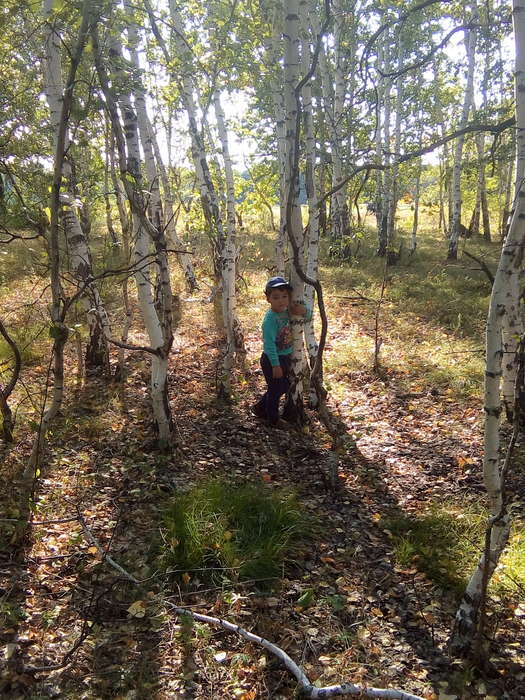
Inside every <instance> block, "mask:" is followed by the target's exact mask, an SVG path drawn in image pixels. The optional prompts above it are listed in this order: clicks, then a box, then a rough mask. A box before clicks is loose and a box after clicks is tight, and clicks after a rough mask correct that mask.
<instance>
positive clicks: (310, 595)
mask: <svg viewBox="0 0 525 700" xmlns="http://www.w3.org/2000/svg"><path fill="white" fill-rule="evenodd" d="M313 602H314V591H313V588H309V589H308V590H307V591H305V592H304V593H303V594H302V595H301V596H299V599H298V601H297V605H298V606H299V607H301V608H308V607H309V606H310V605H311V604H312V603H313Z"/></svg>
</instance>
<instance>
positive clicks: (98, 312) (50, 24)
mask: <svg viewBox="0 0 525 700" xmlns="http://www.w3.org/2000/svg"><path fill="white" fill-rule="evenodd" d="M88 5H89V3H88ZM53 8H54V3H53V0H44V5H43V13H44V19H45V27H46V36H45V56H44V61H43V68H44V91H45V94H46V99H47V102H48V105H49V111H50V121H51V132H52V136H53V144H54V148H55V151H56V144H57V139H58V133H59V130H60V127H61V122H60V119H61V118H62V110H61V106H62V101H63V95H64V85H63V79H62V67H61V43H62V39H61V36H60V34H59V32H58V30H57V27H56V19H57V18H56V15H55V13H54V9H53ZM64 139H65V141H64V159H63V163H62V168H63V176H64V181H65V183H66V186H67V190H65V191H64V190H62V191H61V193H60V202H61V204H62V217H63V223H64V230H65V233H66V238H67V241H68V247H69V253H70V265H71V271H72V273H73V276H74V278H75V279H76V280H77V283H78V284H79V286H81V287H82V288H83V289H84V292H83V293H82V294H81V297H80V298H81V302H82V304H83V307H84V311H85V313H86V315H87V320H88V327H89V341H88V347H87V351H86V364H87V365H88V366H92V367H97V366H102V367H103V368H104V369H105V371H106V373H109V352H108V347H107V341H106V336H107V335H108V330H106V329H107V328H108V327H109V319H108V315H107V313H106V309H105V307H104V303H103V301H102V298H101V296H100V293H99V291H98V288H97V285H96V283H95V282H94V281H93V270H92V262H91V251H90V250H89V245H88V241H87V238H86V235H85V232H84V230H83V228H82V226H81V222H80V220H79V216H78V215H77V210H78V208H79V206H80V207H81V206H82V204H81V203H79V201H78V199H77V197H75V195H74V193H73V192H72V190H71V179H72V178H71V175H72V169H71V163H70V158H71V155H70V153H68V151H70V146H71V144H70V139H69V130H68V129H67V128H66V129H65V131H64ZM66 154H67V155H66Z"/></svg>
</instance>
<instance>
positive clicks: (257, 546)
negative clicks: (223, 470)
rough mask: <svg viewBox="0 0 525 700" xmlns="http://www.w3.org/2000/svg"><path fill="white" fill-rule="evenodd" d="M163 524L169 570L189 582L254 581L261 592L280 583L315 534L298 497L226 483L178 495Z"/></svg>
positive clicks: (165, 553) (197, 488)
mask: <svg viewBox="0 0 525 700" xmlns="http://www.w3.org/2000/svg"><path fill="white" fill-rule="evenodd" d="M163 520H164V533H163V537H164V543H165V549H164V554H163V562H164V565H165V567H166V569H168V570H171V571H175V572H177V573H178V574H179V575H182V578H183V580H185V581H187V582H189V580H190V578H195V577H198V578H199V580H205V579H208V580H211V581H213V582H215V583H219V582H220V583H224V582H225V581H236V580H239V581H246V580H252V581H254V582H256V583H257V585H258V587H260V588H269V587H271V585H272V584H273V583H274V582H275V580H276V579H278V578H279V576H280V575H281V573H282V569H283V566H284V562H285V560H287V561H290V559H293V557H294V556H296V555H297V554H298V553H299V552H300V549H301V545H302V544H304V541H305V539H306V538H308V536H309V534H310V532H311V529H312V521H311V520H310V518H308V517H307V516H306V515H305V514H304V512H303V511H302V509H301V506H300V504H299V502H298V500H297V499H296V497H295V495H293V494H291V493H289V492H286V491H282V490H278V491H277V490H269V488H268V487H266V486H264V485H262V484H261V485H258V484H254V485H250V484H231V483H226V482H223V481H209V482H207V483H204V484H202V485H200V486H196V487H194V488H193V489H191V490H190V491H189V492H187V493H185V494H183V495H181V496H177V497H176V498H175V499H174V500H173V501H172V502H171V503H170V504H169V506H168V507H167V508H166V510H165V513H164V519H163Z"/></svg>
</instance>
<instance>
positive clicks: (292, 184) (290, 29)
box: [283, 0, 305, 423]
mask: <svg viewBox="0 0 525 700" xmlns="http://www.w3.org/2000/svg"><path fill="white" fill-rule="evenodd" d="M283 36H284V45H285V52H284V95H285V102H284V103H285V114H286V151H287V152H286V171H285V173H286V176H285V184H286V193H287V196H286V231H287V234H288V236H289V237H290V238H291V237H293V240H294V241H295V242H296V244H297V247H298V248H299V256H298V257H299V260H298V262H299V265H300V266H301V267H302V268H303V267H304V235H303V224H302V217H301V207H300V204H299V171H298V168H297V170H296V169H295V168H294V160H293V159H294V155H295V139H296V121H297V100H296V97H295V87H296V86H297V84H298V83H299V67H300V58H299V44H300V39H299V2H298V0H290V1H289V2H287V3H286V7H284V35H283ZM290 282H291V284H292V287H293V292H292V303H296V302H300V301H303V300H304V283H303V281H302V280H301V278H300V277H299V274H298V273H297V270H296V268H295V266H293V267H292V270H291V275H290ZM303 326H304V323H303V320H302V319H298V318H292V336H293V353H292V359H291V369H290V390H289V392H288V400H287V413H288V415H289V416H291V417H293V418H295V419H296V420H297V421H298V422H300V423H302V422H303V421H304V419H305V416H304V406H303V372H304V336H303Z"/></svg>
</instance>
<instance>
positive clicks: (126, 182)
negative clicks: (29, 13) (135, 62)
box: [92, 32, 173, 447]
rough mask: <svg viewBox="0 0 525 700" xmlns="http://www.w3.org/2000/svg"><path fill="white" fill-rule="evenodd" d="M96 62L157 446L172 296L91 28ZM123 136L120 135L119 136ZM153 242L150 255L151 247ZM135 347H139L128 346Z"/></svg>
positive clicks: (123, 101)
mask: <svg viewBox="0 0 525 700" xmlns="http://www.w3.org/2000/svg"><path fill="white" fill-rule="evenodd" d="M92 41H93V49H94V56H95V64H96V68H97V74H98V78H99V82H100V87H101V89H102V92H103V94H104V98H105V100H106V107H107V109H108V114H109V117H110V120H111V125H112V129H113V133H114V135H115V142H116V146H117V152H118V159H119V171H120V177H121V181H122V185H123V187H124V190H125V192H126V196H127V198H128V201H129V204H130V208H131V211H132V216H133V229H134V237H135V250H134V268H135V281H136V284H137V292H138V301H139V306H140V309H141V313H142V318H143V321H144V325H145V327H146V331H147V333H148V336H149V340H150V345H149V346H148V347H143V348H140V349H142V350H146V351H147V352H148V353H149V355H150V356H151V375H150V391H151V401H152V407H153V416H154V421H155V426H156V432H157V435H158V440H159V445H160V446H161V447H166V446H167V445H169V444H170V443H171V442H172V440H173V422H172V418H171V411H170V407H169V401H168V383H167V375H168V357H169V352H170V349H171V346H172V343H173V332H172V299H173V294H172V291H171V282H170V274H169V265H168V258H167V246H166V239H165V236H164V230H163V229H162V228H159V227H157V226H155V225H154V224H153V223H152V222H151V221H150V220H149V219H148V217H147V216H146V211H147V201H146V200H145V199H144V188H143V184H142V174H141V157H140V149H139V138H138V132H137V116H136V113H135V111H134V109H133V105H132V103H131V100H130V97H129V94H126V92H125V91H123V92H122V93H121V94H116V91H115V90H114V89H112V88H111V86H110V84H109V81H108V77H107V73H106V69H105V67H104V62H103V56H102V52H101V49H100V45H99V40H98V35H97V33H96V32H93V33H92ZM109 55H110V62H111V64H112V66H113V70H114V72H115V74H116V75H118V74H119V72H120V71H121V70H122V69H121V67H119V66H122V56H121V48H120V42H119V41H118V40H117V39H116V38H115V37H111V39H110V50H109ZM119 106H120V108H121V110H122V118H123V125H121V123H120V116H119V112H118V107H119ZM124 135H125V136H124ZM152 245H153V247H154V253H153V254H152V251H151V246H152ZM153 259H154V260H155V262H156V265H157V268H158V273H159V279H160V284H159V295H158V304H157V305H156V304H155V295H154V293H153V286H152V281H151V278H150V274H151V269H152V262H151V261H152V260H153ZM132 349H139V348H132Z"/></svg>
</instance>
